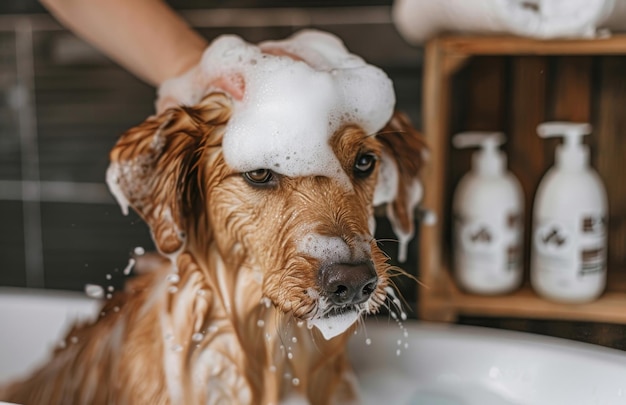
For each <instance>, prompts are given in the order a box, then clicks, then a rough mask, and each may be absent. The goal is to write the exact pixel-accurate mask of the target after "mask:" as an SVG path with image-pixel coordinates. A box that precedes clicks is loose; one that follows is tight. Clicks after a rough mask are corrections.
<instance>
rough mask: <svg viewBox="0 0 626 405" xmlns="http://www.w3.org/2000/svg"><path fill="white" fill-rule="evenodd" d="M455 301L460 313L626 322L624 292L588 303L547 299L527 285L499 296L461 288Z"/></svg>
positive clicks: (607, 293)
mask: <svg viewBox="0 0 626 405" xmlns="http://www.w3.org/2000/svg"><path fill="white" fill-rule="evenodd" d="M451 301H452V306H453V307H455V308H456V312H457V314H459V315H480V316H504V317H513V318H526V319H559V320H564V319H567V320H577V321H593V322H608V323H626V311H625V310H624V309H625V308H626V294H625V293H623V292H611V291H608V292H606V293H605V294H604V295H603V296H602V297H600V299H598V300H597V301H593V302H590V303H586V304H565V303H558V302H552V301H547V300H545V299H543V298H541V297H539V296H537V295H536V294H535V293H534V292H533V291H532V289H531V288H530V287H529V286H525V287H524V288H522V289H521V290H519V291H517V292H515V293H514V294H511V295H505V296H499V297H486V296H479V295H470V294H466V293H463V292H460V291H458V290H457V291H456V292H455V293H454V294H453V295H452V297H451ZM448 305H450V304H448Z"/></svg>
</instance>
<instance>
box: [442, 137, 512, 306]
mask: <svg viewBox="0 0 626 405" xmlns="http://www.w3.org/2000/svg"><path fill="white" fill-rule="evenodd" d="M503 142H504V135H503V134H502V133H499V132H464V133H460V134H457V135H456V136H454V138H453V139H452V143H453V145H454V146H455V147H457V148H468V147H474V146H480V147H482V150H481V151H479V152H476V153H474V154H473V156H472V170H471V171H470V172H469V173H467V174H466V175H465V176H463V178H462V179H461V181H460V182H459V185H458V186H457V188H456V190H455V193H454V197H453V207H452V209H453V221H454V224H453V240H454V273H455V276H456V279H457V282H458V284H459V285H460V287H461V288H463V289H464V290H466V291H468V292H471V293H475V294H484V295H495V294H503V293H507V292H510V291H512V290H514V289H515V288H517V287H518V286H519V285H520V283H521V281H522V274H523V268H522V243H523V242H522V237H523V226H524V225H523V215H524V199H523V192H522V188H521V186H520V184H519V181H518V180H517V178H515V176H514V175H513V174H512V173H511V172H509V171H506V156H505V155H504V153H503V152H501V151H500V150H499V146H500V145H501V144H502V143H503Z"/></svg>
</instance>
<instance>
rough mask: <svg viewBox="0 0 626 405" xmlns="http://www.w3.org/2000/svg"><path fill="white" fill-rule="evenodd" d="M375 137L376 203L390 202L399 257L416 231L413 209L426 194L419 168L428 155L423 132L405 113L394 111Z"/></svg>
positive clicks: (390, 214)
mask: <svg viewBox="0 0 626 405" xmlns="http://www.w3.org/2000/svg"><path fill="white" fill-rule="evenodd" d="M376 138H377V139H378V140H379V142H380V143H381V144H382V158H381V168H380V171H379V176H378V184H377V185H376V192H375V196H374V205H382V204H385V203H386V204H387V217H388V218H389V220H390V222H391V226H392V228H393V231H394V233H395V234H396V236H397V237H398V239H399V242H400V247H399V250H398V260H399V261H400V262H404V261H405V260H406V253H407V252H406V246H407V244H408V242H409V241H410V240H411V238H412V237H413V234H414V233H415V226H414V223H413V220H414V212H415V208H416V207H417V205H418V204H419V203H420V201H421V199H422V195H423V188H422V182H421V180H420V172H421V169H422V167H423V166H424V162H425V160H426V159H427V156H428V149H427V147H426V143H425V142H424V138H423V137H422V135H421V134H420V133H419V132H418V131H417V130H416V129H415V128H414V127H413V126H412V125H411V122H410V121H409V119H408V118H407V117H406V116H405V115H404V114H402V113H400V112H396V113H394V115H393V117H392V118H391V120H390V121H389V122H388V123H387V125H386V126H385V127H384V128H383V129H381V130H380V131H379V132H378V134H377V135H376Z"/></svg>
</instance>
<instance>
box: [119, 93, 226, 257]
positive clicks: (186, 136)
mask: <svg viewBox="0 0 626 405" xmlns="http://www.w3.org/2000/svg"><path fill="white" fill-rule="evenodd" d="M229 106H230V102H229V100H228V98H227V97H226V96H224V95H220V94H212V95H210V96H207V97H206V98H205V99H204V100H202V102H200V104H199V105H198V106H195V107H193V108H189V107H178V108H170V109H168V110H166V111H165V112H163V113H161V114H160V115H158V116H153V117H150V118H148V119H147V120H146V121H144V122H143V123H142V124H140V125H139V126H137V127H135V128H132V129H130V130H128V131H127V132H126V133H124V134H123V135H122V136H121V137H120V139H119V140H118V142H117V144H116V145H115V147H114V148H113V150H112V151H111V153H110V159H111V164H110V165H109V168H108V170H107V183H108V185H109V189H110V190H111V193H112V194H113V195H114V196H115V198H116V199H117V201H118V203H119V204H120V206H121V207H122V211H123V212H124V214H127V213H128V206H129V205H130V206H131V207H132V208H133V209H134V210H135V211H136V212H137V213H138V214H139V215H140V216H141V217H142V218H143V220H144V221H146V223H147V224H148V226H149V227H150V230H151V232H152V237H153V239H154V242H155V244H156V246H157V248H158V249H159V250H160V251H161V252H162V253H164V254H171V253H174V252H176V251H178V250H180V249H181V247H182V246H183V245H184V242H185V236H186V235H185V232H186V229H187V224H185V223H184V221H183V218H185V216H186V215H185V214H186V212H187V211H188V210H191V209H193V205H194V204H197V199H198V198H199V197H200V196H201V195H202V188H201V187H200V186H199V182H200V181H201V179H200V178H199V177H200V176H201V173H200V171H201V170H200V168H199V164H198V163H199V161H200V159H201V158H202V154H203V152H204V151H205V150H206V148H207V147H208V145H207V143H210V142H212V141H211V140H210V136H209V135H210V134H211V133H212V132H213V131H214V130H215V128H217V127H219V126H223V125H224V124H225V123H226V122H227V121H228V118H229V116H230V108H229ZM219 141H221V138H220V140H219ZM219 141H217V142H219Z"/></svg>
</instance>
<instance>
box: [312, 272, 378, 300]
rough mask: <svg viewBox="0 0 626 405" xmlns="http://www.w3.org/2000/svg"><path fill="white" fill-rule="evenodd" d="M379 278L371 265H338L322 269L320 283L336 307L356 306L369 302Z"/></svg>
mask: <svg viewBox="0 0 626 405" xmlns="http://www.w3.org/2000/svg"><path fill="white" fill-rule="evenodd" d="M377 282H378V276H377V275H376V271H375V270H374V266H373V265H372V264H371V263H356V264H351V263H336V264H331V265H327V266H324V267H322V268H321V270H320V273H319V283H320V287H321V288H322V290H323V291H324V292H325V293H326V296H327V297H328V298H329V299H330V301H331V302H332V303H333V304H335V305H356V304H360V303H362V302H365V301H367V300H368V298H369V297H370V295H372V293H373V292H374V290H375V289H376V283H377Z"/></svg>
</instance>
